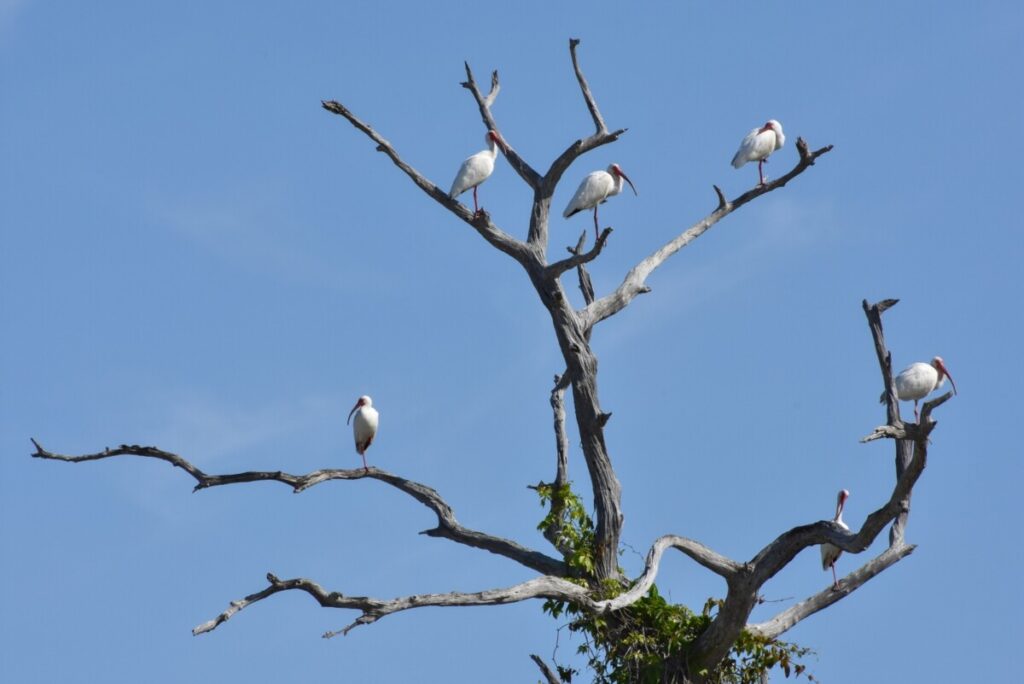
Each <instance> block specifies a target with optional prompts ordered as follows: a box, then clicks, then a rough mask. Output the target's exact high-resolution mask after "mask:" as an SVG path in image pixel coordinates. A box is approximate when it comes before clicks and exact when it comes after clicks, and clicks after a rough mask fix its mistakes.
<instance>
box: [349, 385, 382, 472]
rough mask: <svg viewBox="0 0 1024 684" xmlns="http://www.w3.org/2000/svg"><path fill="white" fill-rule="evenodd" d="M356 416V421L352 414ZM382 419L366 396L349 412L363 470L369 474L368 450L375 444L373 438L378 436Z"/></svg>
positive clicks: (360, 398)
mask: <svg viewBox="0 0 1024 684" xmlns="http://www.w3.org/2000/svg"><path fill="white" fill-rule="evenodd" d="M353 413H354V414H355V416H356V419H355V420H354V421H353V420H352V414H353ZM379 419H380V414H378V413H377V409H375V408H373V400H372V399H370V397H368V396H366V395H365V394H364V395H363V396H361V397H359V401H357V402H356V405H355V406H353V407H352V410H351V411H349V412H348V420H346V421H345V424H346V425H348V423H349V422H351V423H352V436H353V437H355V440H356V453H357V454H359V455H360V456H362V457H363V470H365V471H367V472H369V470H370V468H369V466H367V465H366V450H367V449H368V448H369V447H370V445H371V444H373V438H374V437H375V436H376V435H377V424H378V422H379Z"/></svg>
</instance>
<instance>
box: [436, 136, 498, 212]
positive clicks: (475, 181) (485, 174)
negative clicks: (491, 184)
mask: <svg viewBox="0 0 1024 684" xmlns="http://www.w3.org/2000/svg"><path fill="white" fill-rule="evenodd" d="M484 142H486V143H487V149H486V150H481V151H480V152H477V153H476V154H474V155H473V156H472V157H469V158H468V159H466V161H464V162H462V166H460V167H459V172H458V173H457V174H455V180H454V181H452V189H451V190H450V191H449V192H448V196H449V197H451V198H452V199H455V198H456V197H458V196H459V195H461V194H462V193H464V192H466V191H467V190H469V189H470V188H473V212H474V213H477V214H479V213H480V207H479V205H478V204H477V201H476V188H477V186H478V185H480V184H481V183H483V182H484V181H485V180H487V179H488V178H490V176H491V174H492V173H494V160H495V158H497V156H498V146H499V145H501V149H503V150H505V151H506V152H508V145H506V144H505V141H504V140H502V138H501V134H500V133H498V131H487V135H485V136H484Z"/></svg>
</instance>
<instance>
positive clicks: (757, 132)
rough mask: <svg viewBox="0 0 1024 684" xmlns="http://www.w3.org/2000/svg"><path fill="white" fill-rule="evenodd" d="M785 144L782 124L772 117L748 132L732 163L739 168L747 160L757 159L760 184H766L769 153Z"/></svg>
mask: <svg viewBox="0 0 1024 684" xmlns="http://www.w3.org/2000/svg"><path fill="white" fill-rule="evenodd" d="M785 144H786V136H785V135H783V134H782V124H780V123H779V122H778V121H776V120H775V119H771V120H770V121H769V122H768V123H766V124H765V125H764V126H761V127H760V128H755V129H754V130H752V131H750V133H747V137H746V138H744V139H743V142H741V143H740V149H738V150H736V156H735V157H733V158H732V165H733V167H735V168H737V169H738V168H740V167H741V166H743V165H744V164H746V163H747V162H750V161H756V162H757V174H758V176H760V177H761V182H760V183H758V185H764V164H765V162H767V161H768V155H770V154H771V153H772V152H774V151H775V150H777V149H779V148H781V147H782V146H783V145H785Z"/></svg>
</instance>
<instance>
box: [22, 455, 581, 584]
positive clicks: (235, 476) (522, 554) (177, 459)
mask: <svg viewBox="0 0 1024 684" xmlns="http://www.w3.org/2000/svg"><path fill="white" fill-rule="evenodd" d="M32 443H33V444H34V445H35V447H36V452H35V453H34V454H32V456H33V457H34V458H43V459H49V460H54V461H65V462H69V463H82V462H85V461H96V460H100V459H104V458H112V457H114V456H143V457H146V458H156V459H159V460H161V461H166V462H167V463H170V464H171V465H173V466H175V467H178V468H181V469H182V470H184V471H185V472H187V473H188V474H189V475H191V476H192V477H193V478H195V480H196V483H197V484H196V486H195V487H194V488H193V491H199V490H200V489H209V488H210V487H221V486H224V485H229V484H239V483H243V482H270V481H272V482H281V483H282V484H286V485H288V486H289V487H291V488H292V490H293V491H294V492H295V493H299V492H302V491H305V490H306V489H309V488H310V487H313V486H315V485H318V484H320V483H321V482H327V481H328V480H361V479H364V478H369V479H373V480H379V481H380V482H384V483H386V484H389V485H391V486H392V487H394V488H396V489H398V490H400V491H403V492H405V493H406V494H408V495H409V496H411V497H413V498H414V499H416V500H417V501H419V502H420V503H421V504H423V505H424V506H426V507H427V508H429V509H430V510H432V511H434V513H435V514H436V515H437V527H436V528H433V529H429V530H424V531H423V532H422V533H421V534H425V535H427V536H429V537H443V538H445V539H450V540H452V541H454V542H457V543H459V544H463V545H465V546H472V547H474V548H478V549H483V550H485V551H490V552H491V553H494V554H497V555H499V556H504V557H505V558H509V559H511V560H514V561H516V562H517V563H520V564H521V565H524V566H526V567H528V568H531V569H533V570H536V571H537V572H540V573H543V574H546V575H558V576H566V575H568V574H569V570H568V568H567V567H566V565H565V563H563V562H562V561H560V560H558V559H555V558H552V557H551V556H547V555H545V554H543V553H541V552H539V551H534V550H533V549H529V548H527V547H525V546H522V545H521V544H518V543H516V542H514V541H511V540H509V539H503V538H502V537H495V536H493V535H490V534H486V533H483V532H478V531H477V530H472V529H469V528H467V527H464V526H463V525H461V524H460V523H459V521H458V520H456V518H455V512H454V511H453V510H452V507H451V506H450V505H448V503H447V502H446V501H445V500H444V499H443V498H441V495H440V494H438V493H437V491H436V490H434V489H433V488H431V487H428V486H426V485H424V484H420V483H419V482H414V481H412V480H407V479H405V478H403V477H399V476H398V475H393V474H391V473H389V472H386V471H384V470H381V469H380V468H377V467H373V466H371V467H370V468H369V469H366V470H364V469H363V468H356V469H353V470H342V469H334V468H325V469H322V470H314V471H313V472H311V473H307V474H305V475H292V474H291V473H285V472H282V471H280V470H275V471H248V472H244V473H232V474H228V475H208V474H206V473H205V472H203V471H202V470H200V469H199V468H197V467H196V466H194V465H192V463H190V462H189V461H187V460H185V459H184V458H182V457H181V456H179V455H177V454H174V453H171V452H169V451H164V450H162V449H158V448H156V447H151V446H138V445H129V444H122V445H121V446H120V447H118V448H116V449H104V450H103V451H100V452H98V453H95V454H85V455H83V456H65V455H62V454H55V453H53V452H50V451H47V450H46V449H44V448H43V447H42V446H40V445H39V443H38V442H37V441H36V440H34V439H33V440H32Z"/></svg>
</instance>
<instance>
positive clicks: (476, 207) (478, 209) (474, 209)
mask: <svg viewBox="0 0 1024 684" xmlns="http://www.w3.org/2000/svg"><path fill="white" fill-rule="evenodd" d="M476 189H477V186H476V185H474V186H473V213H474V214H479V213H480V207H479V206H477V203H476Z"/></svg>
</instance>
